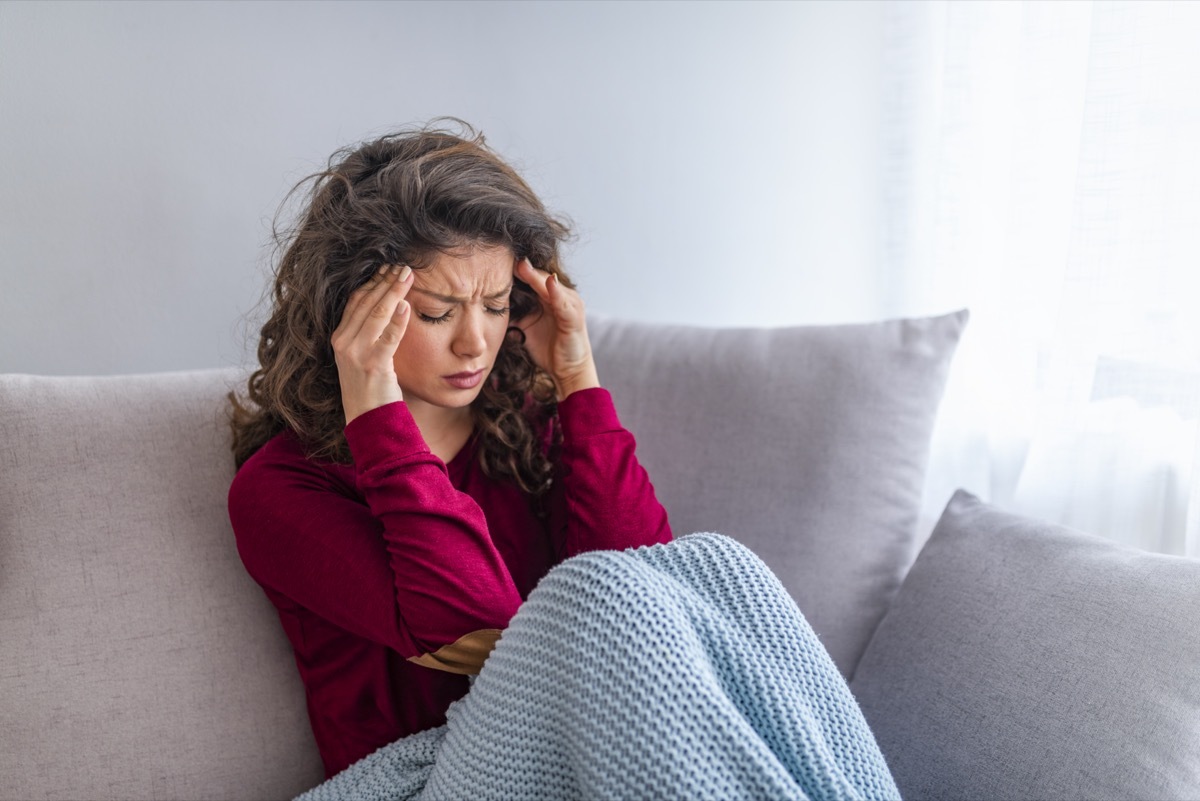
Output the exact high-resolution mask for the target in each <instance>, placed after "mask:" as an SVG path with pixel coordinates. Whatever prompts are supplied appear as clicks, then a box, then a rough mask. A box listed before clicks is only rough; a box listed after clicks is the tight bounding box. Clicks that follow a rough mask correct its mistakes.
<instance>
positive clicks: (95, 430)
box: [0, 370, 323, 799]
mask: <svg viewBox="0 0 1200 801" xmlns="http://www.w3.org/2000/svg"><path fill="white" fill-rule="evenodd" d="M238 376H240V373H236V372H232V371H219V370H217V371H202V372H196V373H183V374H164V375H156V376H122V377H111V378H41V377H32V376H12V375H8V376H0V475H3V477H4V478H3V481H0V643H3V647H2V648H0V731H3V732H5V734H4V747H3V748H0V777H3V779H2V780H0V798H5V799H16V798H22V799H25V798H87V799H102V798H113V799H117V798H119V799H143V798H279V797H290V796H291V795H294V794H295V793H297V792H299V791H301V790H303V789H305V788H306V787H310V786H312V785H313V784H315V783H316V782H317V781H320V779H321V778H322V776H323V771H322V769H321V761H320V758H319V756H318V755H317V752H316V747H315V745H314V743H313V738H312V734H311V730H310V729H309V725H308V719H307V715H306V713H305V708H304V700H303V699H304V690H303V688H302V686H301V685H300V681H299V678H298V674H297V672H296V668H295V663H294V659H293V657H292V652H291V648H290V646H289V645H288V642H287V639H286V638H285V636H284V634H283V630H282V628H281V627H280V625H279V620H278V617H277V616H276V614H275V610H274V607H272V606H271V604H270V602H268V601H267V599H266V597H265V596H264V595H263V592H262V590H261V589H260V588H259V587H258V586H257V585H256V584H254V582H253V581H252V580H251V579H250V578H249V577H248V576H247V575H246V571H245V569H244V568H243V567H242V564H241V561H240V560H239V558H238V555H237V550H236V548H235V546H234V539H233V532H232V531H231V529H230V527H229V518H228V515H227V513H226V504H225V498H226V494H227V492H228V489H229V482H230V480H231V478H232V476H233V460H232V457H231V455H230V453H229V449H228V435H227V426H226V425H225V422H224V419H223V415H224V408H225V403H224V401H223V395H224V393H225V392H226V391H227V389H228V387H229V385H230V384H232V383H233V382H234V380H235V379H236V378H237V377H238Z"/></svg>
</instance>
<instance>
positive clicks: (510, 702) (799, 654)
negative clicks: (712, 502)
mask: <svg viewBox="0 0 1200 801" xmlns="http://www.w3.org/2000/svg"><path fill="white" fill-rule="evenodd" d="M899 797H900V793H899V791H898V790H897V789H896V785H895V783H894V782H893V781H892V777H891V774H890V773H889V771H888V768H887V764H886V763H885V762H884V759H883V755H882V754H881V753H880V751H879V748H878V746H877V745H876V743H875V739H874V737H873V736H872V735H871V732H870V730H869V729H868V728H867V723H866V721H865V720H864V718H863V716H862V713H861V711H860V710H859V708H858V705H857V703H856V702H855V700H854V698H853V697H852V696H851V694H850V690H849V688H848V687H847V686H846V683H845V681H844V680H843V679H842V676H841V674H840V673H839V672H838V670H837V668H836V667H835V666H834V664H833V661H832V660H831V659H830V657H829V654H828V653H827V652H826V651H825V649H824V648H823V647H822V646H821V644H820V642H819V640H818V639H817V636H816V634H815V633H814V632H813V630H812V628H811V627H810V626H809V625H808V622H807V621H806V620H805V619H804V617H803V615H802V614H801V613H800V610H799V609H797V607H796V605H795V603H794V602H793V601H792V599H791V596H789V595H788V593H787V591H786V590H785V589H784V588H783V586H782V585H781V584H780V583H779V580H778V579H777V578H776V577H775V575H774V574H773V573H771V571H770V569H769V568H768V567H767V566H766V565H764V564H763V563H762V562H761V561H760V560H759V559H758V558H757V557H756V556H755V555H754V554H753V553H752V552H750V551H749V550H748V549H746V548H745V547H744V546H742V545H740V544H738V543H737V542H736V541H735V540H733V539H730V538H729V537H725V536H722V535H719V534H692V535H688V536H686V537H681V538H679V539H677V540H675V541H673V542H671V543H668V544H666V545H655V546H652V547H647V548H637V549H631V550H628V551H623V552H617V551H595V552H590V553H585V554H581V555H579V556H576V557H574V558H572V559H568V560H567V561H565V562H563V563H562V564H561V565H559V566H558V567H556V568H554V569H553V570H551V571H550V573H548V574H547V575H546V577H545V578H543V579H542V581H541V582H540V583H539V584H538V586H537V588H536V589H535V590H534V591H533V592H532V593H531V594H530V595H529V598H528V599H527V600H526V601H525V603H524V604H523V605H522V606H521V608H520V610H519V611H518V613H517V614H516V616H515V617H514V618H513V619H512V622H511V623H510V625H509V627H508V628H507V629H506V630H505V632H504V635H503V636H502V637H501V639H500V641H499V643H498V644H497V645H496V648H495V650H494V651H493V652H492V654H491V656H490V657H488V660H487V662H486V663H485V665H484V669H483V671H482V672H481V673H480V674H479V676H478V677H477V678H476V679H475V680H474V682H473V684H472V687H471V690H470V692H468V693H467V695H466V696H465V697H463V698H462V699H461V700H459V701H456V702H455V703H454V704H452V705H451V707H450V709H449V711H448V712H447V722H446V725H444V726H440V727H437V728H435V729H429V730H427V731H423V732H420V733H418V734H414V735H411V736H409V737H404V738H401V739H399V740H397V741H396V742H394V743H391V744H390V745H387V746H384V747H383V748H380V749H379V750H378V751H376V752H375V753H373V754H371V755H369V756H367V757H365V758H364V759H362V760H360V761H359V762H357V763H355V764H354V765H351V766H350V767H348V768H347V769H346V770H344V771H342V772H341V773H339V774H337V775H336V776H333V777H331V778H330V779H329V780H327V781H326V782H324V783H322V784H320V785H318V786H317V787H315V788H313V789H312V790H309V791H308V792H306V793H304V794H303V795H301V796H299V798H298V799H297V801H331V800H332V799H353V800H354V801H382V800H383V799H422V800H424V799H430V800H431V801H432V800H434V799H448V800H452V801H460V800H461V799H477V800H478V801H486V800H487V799H497V801H501V800H503V801H519V800H521V799H528V800H529V801H541V800H542V799H592V798H595V799H680V801H684V800H685V799H686V800H687V801H704V800H705V799H712V800H713V801H724V800H725V799H814V800H816V799H820V800H821V801H825V800H827V799H830V800H831V799H898V798H899Z"/></svg>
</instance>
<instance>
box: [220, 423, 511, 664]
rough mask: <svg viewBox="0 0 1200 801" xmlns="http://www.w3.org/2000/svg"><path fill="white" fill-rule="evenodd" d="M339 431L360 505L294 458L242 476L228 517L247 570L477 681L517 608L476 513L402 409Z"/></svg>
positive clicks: (407, 652)
mask: <svg viewBox="0 0 1200 801" xmlns="http://www.w3.org/2000/svg"><path fill="white" fill-rule="evenodd" d="M345 434H346V440H347V442H348V443H349V446H350V451H351V454H352V456H353V458H354V466H355V467H354V469H355V482H356V484H357V489H358V491H359V493H361V495H362V496H363V498H365V500H366V506H364V505H363V504H362V503H361V502H359V501H358V500H357V499H356V498H353V497H350V495H349V494H348V493H346V492H345V490H341V491H339V488H338V486H337V484H336V482H334V481H333V480H332V479H331V478H330V477H329V476H328V475H326V474H325V472H324V469H323V468H322V466H321V465H318V464H314V463H312V462H310V461H308V460H307V459H302V458H300V457H298V456H295V457H293V458H291V459H287V458H279V459H275V460H274V461H272V457H270V456H266V457H265V458H264V459H263V460H262V461H260V462H256V461H255V458H254V457H252V459H251V460H250V461H248V462H247V463H246V464H245V465H244V466H243V467H242V470H241V471H239V473H238V475H237V477H236V478H235V480H234V483H233V486H232V487H231V489H230V494H229V513H230V519H231V521H232V523H233V527H234V531H235V534H236V536H237V544H238V551H239V553H240V554H241V557H242V561H243V563H244V564H245V566H246V569H247V571H248V572H249V573H250V575H251V576H252V577H253V578H254V579H255V580H256V581H258V582H259V584H261V585H263V586H264V587H267V588H270V589H272V590H275V591H276V592H278V593H281V594H283V595H284V596H286V597H288V598H289V599H291V600H292V601H294V602H295V603H297V604H299V605H301V606H303V607H304V608H306V609H308V610H310V611H311V612H313V613H315V614H317V615H319V616H321V617H323V618H325V619H326V620H329V621H330V622H332V623H334V624H335V625H337V626H340V627H342V628H344V629H345V630H347V631H349V632H352V633H354V634H356V635H358V636H360V637H364V638H367V639H370V640H372V641H375V642H378V643H381V644H384V645H387V646H389V647H391V648H392V649H394V650H395V651H397V652H399V653H400V654H401V655H402V656H404V657H406V658H408V659H410V660H411V661H414V662H417V663H419V664H423V665H426V666H428V667H432V668H437V669H441V670H448V671H450V672H453V673H477V672H478V670H479V667H481V666H482V664H483V660H484V659H485V658H486V657H487V655H488V653H490V651H491V648H492V646H493V645H494V644H495V641H496V640H497V639H498V638H499V635H500V631H501V630H502V629H503V628H504V627H505V626H507V625H508V621H509V619H510V618H511V617H512V615H513V614H514V613H515V612H516V610H517V607H518V606H519V605H520V602H521V599H520V596H519V595H518V593H517V590H516V587H515V586H514V584H513V580H512V577H511V576H510V575H509V572H508V568H507V567H506V566H505V564H504V561H503V559H502V558H501V557H500V554H499V552H498V551H497V550H496V547H495V546H494V544H493V543H492V539H491V537H490V535H489V533H488V528H487V523H486V521H485V519H484V515H483V511H482V510H481V509H480V508H479V505H478V504H477V503H476V502H475V501H474V500H473V499H472V498H471V497H470V496H468V495H466V494H465V493H462V492H459V491H458V490H456V489H455V488H454V486H453V485H452V484H451V483H450V479H449V476H448V475H447V473H446V468H445V465H444V464H443V463H442V461H441V460H440V459H438V458H437V457H436V456H434V455H433V454H432V453H430V452H429V449H428V447H427V446H426V445H425V441H424V439H423V438H422V436H421V433H420V430H419V429H418V428H417V426H416V423H415V422H414V421H413V419H412V415H411V414H410V413H409V411H408V407H407V404H405V403H403V402H396V403H391V404H387V405H386V406H381V407H379V408H377V409H373V410H371V411H370V412H367V413H365V414H363V415H360V416H359V417H357V418H355V419H354V420H353V421H351V423H350V424H349V425H348V426H346V429H345ZM261 453H262V452H261V451H260V454H261ZM258 455H259V454H256V457H257V456H258Z"/></svg>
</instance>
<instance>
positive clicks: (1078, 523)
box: [880, 1, 1200, 556]
mask: <svg viewBox="0 0 1200 801" xmlns="http://www.w3.org/2000/svg"><path fill="white" fill-rule="evenodd" d="M885 13H886V14H887V15H888V20H887V32H888V33H887V48H886V53H885V62H886V65H887V77H886V81H887V89H888V101H887V103H888V105H887V109H886V119H887V122H886V125H885V131H884V134H885V137H886V139H885V142H884V146H885V163H886V165H887V171H886V174H885V192H884V205H885V208H884V216H885V219H886V220H887V221H888V228H887V230H886V232H885V237H884V240H885V246H884V247H885V252H884V254H883V263H884V264H885V265H886V270H887V272H886V275H885V276H884V280H883V281H882V282H881V287H882V288H881V301H880V303H881V312H883V313H886V314H892V315H899V314H914V313H928V312H936V311H943V310H946V309H950V308H955V307H958V306H967V307H969V308H970V309H971V310H972V321H971V325H970V328H969V331H968V334H967V336H966V338H965V339H964V341H963V344H962V348H961V349H960V351H959V355H958V357H957V362H956V365H955V368H954V374H953V375H952V377H951V383H950V387H949V388H948V390H947V396H946V399H945V403H944V405H943V410H942V411H943V413H942V417H941V421H940V423H939V429H938V431H937V433H936V434H935V440H934V451H933V454H932V459H931V465H930V481H929V487H928V490H927V495H926V505H925V511H924V514H925V517H926V522H927V523H932V521H933V520H934V519H936V517H937V515H938V514H939V513H940V511H941V507H942V506H943V505H944V504H945V501H946V499H947V498H948V497H949V495H950V493H951V492H952V490H953V489H954V488H955V487H958V486H963V487H965V488H967V489H969V490H971V491H973V492H975V493H976V494H979V495H980V496H982V497H985V498H987V499H989V500H991V501H993V502H995V503H998V504H1000V505H1002V506H1005V507H1007V508H1010V509H1013V510H1014V511H1018V512H1026V513H1030V514H1034V515H1037V516H1039V517H1043V518H1046V519H1050V520H1054V521H1056V522H1060V523H1063V524H1065V525H1069V526H1073V527H1076V528H1080V529H1083V530H1085V531H1088V532H1091V533H1095V534H1100V535H1103V536H1107V537H1111V538H1113V539H1116V540H1119V541H1121V542H1125V543H1128V544H1132V545H1136V546H1138V547H1142V548H1146V549H1149V550H1156V551H1162V552H1166V553H1174V554H1187V555H1192V556H1200V428H1198V426H1197V421H1198V418H1200V157H1198V155H1197V150H1198V149H1200V3H1194V2H1176V3H1154V2H1142V1H1138V2H1130V3H1122V2H1095V3H1084V2H1072V3H1065V2H1020V3H1019V2H996V3H988V2H971V3H959V2H932V3H897V4H892V5H889V6H887V7H886V10H885Z"/></svg>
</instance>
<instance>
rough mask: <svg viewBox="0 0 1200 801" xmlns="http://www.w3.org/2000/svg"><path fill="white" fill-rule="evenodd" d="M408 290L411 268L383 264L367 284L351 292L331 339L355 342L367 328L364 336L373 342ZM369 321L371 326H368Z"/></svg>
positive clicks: (410, 284) (410, 281)
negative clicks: (353, 340) (352, 340)
mask: <svg viewBox="0 0 1200 801" xmlns="http://www.w3.org/2000/svg"><path fill="white" fill-rule="evenodd" d="M411 287H412V268H410V267H408V266H407V265H406V266H404V267H403V268H401V267H400V266H398V265H394V264H385V265H384V266H383V267H381V268H379V272H377V273H376V274H375V275H374V276H372V277H371V278H370V279H369V280H368V281H367V283H365V284H363V285H362V286H361V287H359V288H358V289H356V290H354V292H353V293H351V295H350V299H349V300H348V301H347V302H346V308H345V310H344V311H343V312H342V319H341V322H340V323H339V324H338V327H337V330H335V331H334V337H335V338H338V339H355V338H357V337H358V336H359V334H360V333H364V331H363V329H364V328H367V331H366V332H365V334H366V335H368V336H369V337H370V340H369V341H371V342H374V341H375V340H376V339H378V338H379V335H380V334H381V333H382V331H383V329H384V328H385V327H386V326H387V324H388V321H389V320H390V318H391V317H392V315H393V314H394V313H395V311H396V309H397V308H398V307H399V306H400V301H401V300H403V298H404V296H405V295H407V294H408V290H409V289H410V288H411ZM405 305H407V304H405ZM372 321H374V322H373V324H371V325H370V326H368V323H371V322H372Z"/></svg>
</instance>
